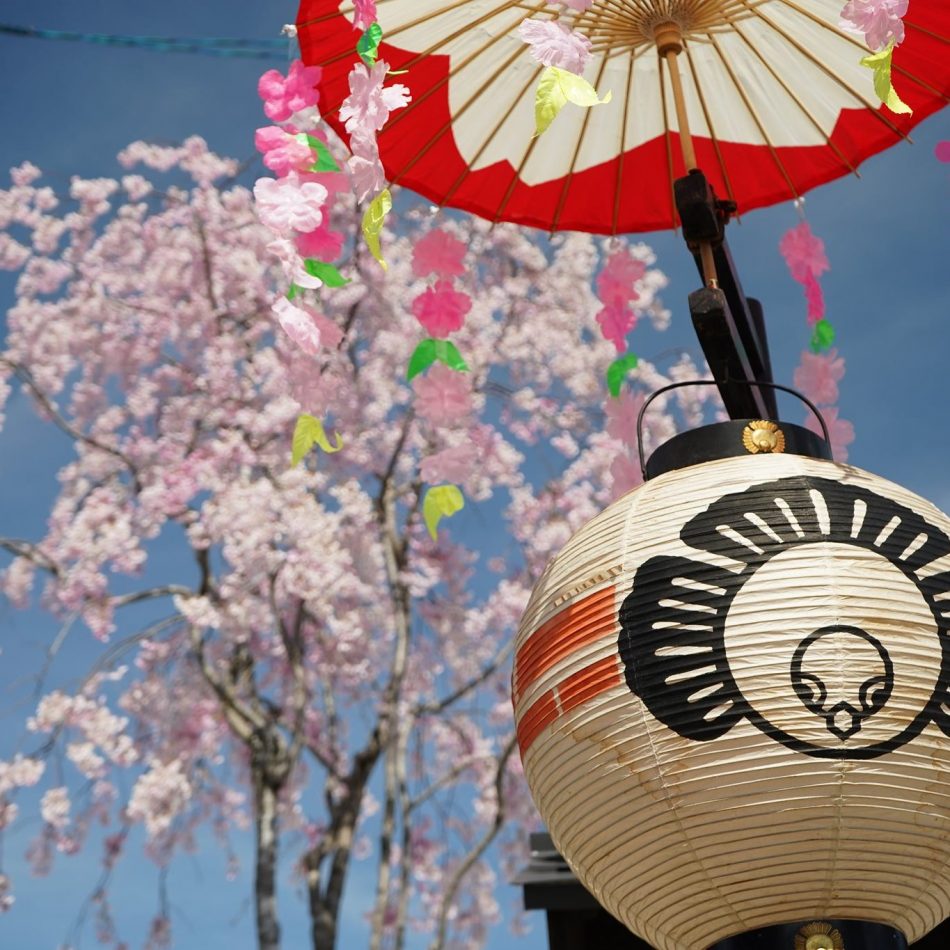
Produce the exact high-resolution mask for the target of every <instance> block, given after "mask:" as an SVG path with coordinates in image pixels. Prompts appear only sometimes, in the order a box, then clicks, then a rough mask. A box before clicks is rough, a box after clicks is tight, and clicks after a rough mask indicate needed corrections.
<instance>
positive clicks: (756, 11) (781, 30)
mask: <svg viewBox="0 0 950 950" xmlns="http://www.w3.org/2000/svg"><path fill="white" fill-rule="evenodd" d="M741 2H742V3H743V5H744V6H746V8H747V9H749V10H751V11H752V12H753V13H754V15H755V16H756V17H758V18H759V19H760V20H761V21H762V22H763V23H765V24H766V25H767V26H769V27H771V28H772V29H773V30H775V32H776V33H778V35H779V36H781V37H782V38H783V39H784V40H785V41H786V42H787V43H789V44H791V45H792V46H794V47H795V49H796V50H797V51H798V52H799V53H801V54H802V56H804V57H805V58H806V59H808V60H809V61H810V62H812V63H814V64H815V65H816V66H817V67H818V68H819V69H820V70H821V71H822V72H823V73H824V74H825V75H826V76H828V77H829V78H830V79H832V80H833V81H834V82H836V83H837V84H838V85H839V86H840V87H841V88H842V89H844V90H845V91H846V92H848V93H850V94H851V95H852V96H853V97H854V98H855V99H856V100H857V101H858V102H860V103H861V105H863V106H864V107H865V108H866V109H868V110H869V111H870V113H871V115H874V116H877V118H878V119H879V120H880V121H881V122H883V123H884V124H885V125H886V126H887V127H888V128H889V129H890V130H891V132H893V133H894V134H895V135H897V136H900V138H902V139H905V140H906V141H908V142H910V141H912V139H911V137H910V136H909V135H907V133H906V132H902V131H901V130H900V129H899V128H898V127H897V126H896V125H895V124H894V123H893V122H891V120H890V119H888V117H887V116H886V115H884V114H883V113H882V112H880V111H879V109H878V107H877V106H876V105H875V104H874V103H873V102H871V101H870V100H868V99H867V98H865V97H864V96H863V95H861V93H860V92H858V91H857V89H855V88H854V87H852V86H849V85H848V83H846V82H845V81H844V80H843V79H842V78H841V77H840V76H838V75H836V74H835V73H834V72H833V71H832V70H831V69H829V68H828V67H827V66H826V65H825V64H824V63H823V62H822V61H821V60H820V59H818V57H817V56H815V55H814V54H813V53H812V52H811V51H810V50H809V49H808V48H807V47H805V46H803V45H802V44H801V43H799V42H798V40H796V39H795V37H794V36H791V35H790V34H789V33H788V32H787V31H786V30H785V29H784V28H783V27H781V26H779V25H778V24H777V23H775V22H774V21H772V20H770V19H769V18H768V17H767V16H766V15H765V14H764V13H762V12H761V11H760V10H759V9H758V7H757V6H755V5H753V4H751V3H750V2H749V0H741ZM829 29H830V27H829Z"/></svg>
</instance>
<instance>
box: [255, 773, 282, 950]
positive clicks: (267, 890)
mask: <svg viewBox="0 0 950 950" xmlns="http://www.w3.org/2000/svg"><path fill="white" fill-rule="evenodd" d="M254 799H255V801H254V806H255V807H254V812H255V822H256V832H257V849H256V854H257V866H256V868H255V871H254V909H255V914H256V917H257V945H258V948H259V950H280V923H279V921H278V919H277V889H276V873H277V790H276V789H274V788H273V787H271V786H270V785H269V784H268V783H267V782H266V781H265V780H264V778H263V776H260V775H258V776H255V781H254Z"/></svg>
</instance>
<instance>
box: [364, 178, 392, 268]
mask: <svg viewBox="0 0 950 950" xmlns="http://www.w3.org/2000/svg"><path fill="white" fill-rule="evenodd" d="M392 207H393V196H392V195H391V194H390V193H389V189H388V188H384V189H383V190H382V191H381V192H380V193H379V194H378V195H377V196H376V197H375V198H374V199H373V200H372V202H370V206H369V207H368V208H367V209H366V213H365V214H364V215H363V237H364V239H365V240H366V245H367V247H369V249H370V253H371V254H372V255H373V257H375V258H376V260H378V261H379V263H380V265H381V266H382V268H383V270H387V269H388V267H389V265H388V264H387V263H386V261H385V260H383V251H382V248H381V247H380V243H379V236H380V235H381V234H382V233H383V224H385V222H386V215H387V214H389V212H390V211H391V210H392Z"/></svg>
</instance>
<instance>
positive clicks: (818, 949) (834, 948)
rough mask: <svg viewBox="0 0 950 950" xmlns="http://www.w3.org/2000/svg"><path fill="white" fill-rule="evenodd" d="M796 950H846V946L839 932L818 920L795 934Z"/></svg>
mask: <svg viewBox="0 0 950 950" xmlns="http://www.w3.org/2000/svg"><path fill="white" fill-rule="evenodd" d="M795 950H845V946H844V940H842V939H841V933H840V932H839V931H838V930H836V929H835V928H834V927H832V926H831V924H828V923H825V922H824V921H817V920H816V921H814V922H813V923H810V924H805V926H804V927H802V929H801V930H799V931H798V933H797V934H795Z"/></svg>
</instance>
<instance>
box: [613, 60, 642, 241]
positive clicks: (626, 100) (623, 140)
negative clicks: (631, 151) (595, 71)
mask: <svg viewBox="0 0 950 950" xmlns="http://www.w3.org/2000/svg"><path fill="white" fill-rule="evenodd" d="M635 65H636V54H635V53H634V52H633V50H631V51H630V53H629V54H628V55H627V88H626V91H625V93H624V97H623V122H622V124H621V126H620V154H619V155H618V156H617V185H616V188H615V189H614V209H613V218H612V221H611V227H610V231H611V234H616V233H617V223H618V221H619V219H620V197H621V195H622V194H623V160H624V156H625V155H626V153H627V122H628V121H629V113H630V99H631V96H632V95H633V68H634V66H635Z"/></svg>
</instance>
